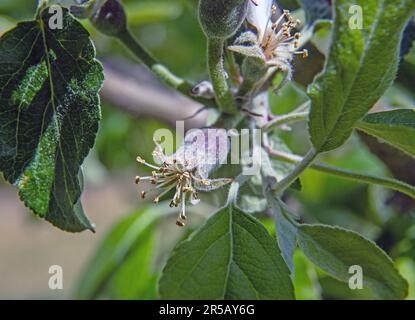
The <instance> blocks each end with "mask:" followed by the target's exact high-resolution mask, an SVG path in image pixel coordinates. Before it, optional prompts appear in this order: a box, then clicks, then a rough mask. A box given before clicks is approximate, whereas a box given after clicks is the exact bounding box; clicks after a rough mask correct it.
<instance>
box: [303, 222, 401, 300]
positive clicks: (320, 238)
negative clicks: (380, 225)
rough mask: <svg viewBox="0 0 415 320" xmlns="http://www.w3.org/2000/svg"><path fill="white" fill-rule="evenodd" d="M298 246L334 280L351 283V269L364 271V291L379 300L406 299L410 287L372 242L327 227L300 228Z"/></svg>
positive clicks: (305, 226)
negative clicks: (367, 291) (370, 292)
mask: <svg viewBox="0 0 415 320" xmlns="http://www.w3.org/2000/svg"><path fill="white" fill-rule="evenodd" d="M298 244H299V246H300V248H301V249H302V250H303V252H304V253H305V255H306V256H307V257H308V258H309V259H310V260H311V261H312V262H313V263H314V264H315V265H317V266H318V267H320V268H321V269H322V270H324V271H325V272H327V273H328V274H329V275H331V276H332V277H334V278H336V279H338V280H341V281H343V282H348V281H349V279H350V277H351V276H352V274H350V273H349V268H350V267H351V266H353V265H358V266H360V267H361V268H362V270H363V287H364V288H370V289H371V290H372V293H373V295H374V297H375V298H378V299H403V298H405V297H406V295H407V293H408V284H407V282H406V281H405V280H404V279H403V278H402V277H401V275H400V274H399V273H398V271H397V270H396V269H395V267H394V265H393V262H392V260H391V259H390V258H389V257H388V256H387V255H386V254H385V253H384V252H383V251H382V250H381V249H380V248H379V247H378V246H377V245H376V244H375V243H373V242H371V241H369V240H367V239H365V238H363V237H362V236H361V235H359V234H357V233H355V232H352V231H348V230H345V229H342V228H338V227H330V226H326V225H301V226H300V227H299V233H298Z"/></svg>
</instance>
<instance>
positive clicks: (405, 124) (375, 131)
mask: <svg viewBox="0 0 415 320" xmlns="http://www.w3.org/2000/svg"><path fill="white" fill-rule="evenodd" d="M357 128H358V129H360V130H362V131H364V132H366V133H367V134H370V135H372V136H375V137H377V138H381V139H382V140H384V141H385V142H387V143H389V144H390V145H392V146H394V147H396V148H398V149H399V150H401V151H404V152H406V153H408V154H409V155H411V156H413V157H415V111H414V110H410V109H399V110H393V111H386V112H377V113H371V114H368V115H366V116H365V117H364V118H363V120H362V121H359V122H358V124H357Z"/></svg>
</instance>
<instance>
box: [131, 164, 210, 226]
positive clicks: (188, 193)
mask: <svg viewBox="0 0 415 320" xmlns="http://www.w3.org/2000/svg"><path fill="white" fill-rule="evenodd" d="M137 162H138V163H139V164H142V165H145V166H147V167H149V168H151V169H153V171H152V175H151V176H146V177H140V176H137V177H136V178H135V182H136V184H139V183H140V182H142V181H148V182H150V183H151V184H153V185H155V187H153V188H150V189H148V190H143V191H141V198H142V199H145V197H146V196H147V194H148V192H149V191H152V190H156V191H159V194H158V195H157V196H156V197H155V198H154V200H153V202H154V203H158V202H159V201H160V199H161V197H163V196H165V195H166V194H167V193H168V192H169V191H171V190H172V189H174V188H175V189H176V192H175V194H174V197H173V199H172V201H171V202H170V207H178V206H179V205H181V210H180V214H179V216H178V219H177V221H176V224H177V225H178V226H180V227H183V226H185V224H186V198H189V200H190V202H191V203H192V204H196V203H197V202H199V196H198V193H197V191H196V190H195V189H194V187H193V184H194V181H197V182H198V183H201V184H202V185H205V186H209V184H210V182H209V180H208V179H200V178H198V177H196V176H195V175H194V174H193V173H192V170H191V168H189V165H188V163H186V162H185V163H184V164H181V163H180V162H178V161H177V160H176V159H173V160H172V161H169V162H164V163H163V164H162V165H161V166H160V167H158V166H155V165H152V164H150V163H148V162H146V161H145V160H144V159H142V158H141V157H137Z"/></svg>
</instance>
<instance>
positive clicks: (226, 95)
mask: <svg viewBox="0 0 415 320" xmlns="http://www.w3.org/2000/svg"><path fill="white" fill-rule="evenodd" d="M223 45H224V40H223V39H219V38H210V39H208V45H207V46H208V52H207V54H208V69H209V75H210V80H211V81H212V85H213V88H214V89H215V95H216V102H217V104H218V106H219V109H220V110H221V111H223V112H225V113H228V114H235V113H236V112H237V108H236V104H235V101H234V99H233V96H232V93H231V91H230V88H229V85H228V82H227V79H226V76H225V68H224V63H223Z"/></svg>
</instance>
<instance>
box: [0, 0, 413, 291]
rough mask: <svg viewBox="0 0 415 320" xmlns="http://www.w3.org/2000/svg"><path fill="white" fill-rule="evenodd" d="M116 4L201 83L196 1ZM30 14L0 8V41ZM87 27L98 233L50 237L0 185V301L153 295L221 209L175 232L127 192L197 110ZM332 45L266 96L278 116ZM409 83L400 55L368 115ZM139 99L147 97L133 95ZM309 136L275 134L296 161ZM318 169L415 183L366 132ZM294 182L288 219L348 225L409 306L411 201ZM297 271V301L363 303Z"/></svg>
mask: <svg viewBox="0 0 415 320" xmlns="http://www.w3.org/2000/svg"><path fill="white" fill-rule="evenodd" d="M123 2H124V3H125V5H126V8H127V13H128V17H129V25H130V27H131V29H132V31H133V33H134V34H135V35H136V36H137V38H138V39H140V41H141V42H142V43H143V44H144V45H145V46H146V47H147V48H148V49H149V50H150V51H151V52H152V53H153V54H154V55H155V56H156V57H158V58H159V59H160V60H161V61H163V63H165V64H166V65H167V66H169V67H170V68H171V69H172V70H173V71H174V72H175V73H177V74H179V75H181V76H183V77H185V78H187V79H190V80H192V81H195V82H196V81H201V80H204V79H206V71H205V49H206V48H205V38H204V36H203V34H202V32H201V30H200V28H199V26H198V22H197V15H196V6H197V0H129V1H127V0H124V1H123ZM284 2H286V4H287V5H288V6H290V7H291V8H293V9H295V8H298V6H297V4H296V1H284ZM34 12H35V2H34V1H32V0H1V2H0V33H3V32H5V31H6V30H7V29H8V28H10V27H12V26H13V25H14V24H15V23H16V22H17V21H20V20H23V19H30V18H31V17H32V16H33V14H34ZM82 23H83V24H84V25H85V27H86V28H87V29H88V30H89V31H90V32H91V35H92V38H93V40H94V43H95V45H96V48H97V55H98V57H99V59H100V60H102V61H103V63H104V66H105V67H106V81H107V82H106V86H107V87H104V90H103V94H102V114H103V119H102V122H101V126H100V131H99V135H98V139H97V141H96V145H95V148H94V149H93V151H92V152H91V154H90V156H89V157H88V159H87V161H86V163H85V170H84V171H85V174H86V190H85V193H84V195H83V202H84V204H85V209H86V212H87V213H88V215H89V217H90V218H91V219H92V220H93V221H94V222H95V223H96V225H97V231H98V232H97V234H90V233H83V234H73V235H72V234H67V233H64V232H62V231H59V230H57V229H55V228H53V227H52V226H50V225H49V224H47V223H45V222H44V221H41V220H39V219H37V218H36V217H34V216H33V215H32V214H31V213H29V212H28V211H27V210H26V209H25V208H24V206H23V204H22V203H20V201H19V200H18V196H17V195H16V192H15V190H14V188H13V187H12V186H9V185H7V184H5V183H3V182H2V181H1V180H0V298H3V299H4V298H5V299H9V298H17V299H23V298H40V299H43V298H52V299H55V298H56V299H63V298H74V297H77V298H115V299H154V298H157V287H156V286H157V279H158V276H159V274H160V271H161V268H162V267H163V264H164V263H165V261H166V259H167V257H168V255H169V253H170V251H171V249H172V248H173V247H174V245H175V243H176V242H177V241H178V240H180V239H182V238H184V237H186V236H187V235H188V234H189V233H190V232H191V231H192V230H193V229H194V228H196V227H197V226H198V225H199V224H200V223H201V222H203V221H204V219H206V217H207V216H208V215H209V214H210V213H212V211H213V210H214V208H217V207H219V206H220V205H221V203H222V202H221V201H222V200H221V197H220V196H219V195H217V194H214V195H212V196H209V197H208V198H206V200H207V202H206V203H208V204H206V205H201V206H200V207H197V209H196V211H197V212H195V213H194V214H193V215H192V224H191V225H190V226H189V227H188V228H186V229H178V228H177V227H176V226H175V224H174V218H175V215H174V214H173V215H171V212H170V211H169V210H168V209H167V207H166V206H165V205H163V204H161V205H160V206H159V207H157V208H156V207H155V206H153V205H151V204H148V203H146V202H144V201H142V200H141V199H139V197H138V192H137V190H136V187H135V185H134V183H133V180H134V176H135V175H137V174H138V173H139V170H141V169H139V168H137V166H136V163H135V158H136V156H137V155H139V154H140V155H142V156H143V157H145V158H151V151H152V149H153V142H152V136H153V132H154V131H155V130H156V129H158V128H172V124H173V123H174V120H176V119H181V118H183V116H184V115H186V116H189V115H191V114H192V113H193V112H194V111H195V110H197V106H194V105H192V104H191V103H190V102H188V101H185V100H181V99H180V98H179V97H177V96H176V95H175V94H174V93H172V92H170V91H168V90H167V89H166V88H164V87H163V86H161V85H159V84H158V83H156V82H155V81H154V79H152V78H151V77H150V76H149V75H148V73H146V72H145V70H144V69H143V68H141V67H139V66H138V64H137V61H136V60H135V59H134V58H133V57H132V55H131V54H129V52H128V51H127V50H126V49H125V48H124V47H122V46H121V45H120V44H119V43H118V42H117V41H116V40H113V39H110V38H108V37H105V36H103V35H100V34H98V33H97V32H95V31H94V29H93V28H92V27H91V25H90V24H89V22H88V21H82ZM328 36H329V35H328V32H326V34H324V32H323V33H322V34H320V38H319V39H314V40H316V41H314V45H310V48H309V49H310V52H311V58H310V59H309V60H307V61H296V72H295V80H296V81H295V82H293V83H291V84H289V85H288V86H286V87H285V88H284V89H283V90H282V92H281V93H280V94H279V95H278V96H277V95H275V94H271V103H272V108H273V110H274V112H275V113H285V112H287V111H289V110H292V109H294V108H295V107H296V106H298V105H299V104H301V103H302V102H304V101H305V99H306V96H305V94H304V88H305V86H306V85H307V84H308V83H309V82H310V81H311V80H312V78H313V76H314V75H315V74H316V73H317V72H319V70H320V69H321V67H322V65H323V63H324V55H323V53H324V47H325V46H327V41H328ZM317 40H318V41H317ZM414 79H415V50H414V49H413V50H412V52H411V53H409V54H408V55H407V56H406V57H405V58H404V61H403V62H402V64H401V70H400V74H399V77H398V79H397V81H396V83H395V85H394V86H393V87H392V88H391V89H390V90H389V91H388V92H387V94H386V95H385V97H384V98H383V99H382V101H380V102H379V103H378V105H377V106H376V107H375V108H376V109H377V110H382V109H385V108H394V107H400V108H415V92H414V88H415V80H414ZM121 80H124V81H126V84H125V85H126V86H131V90H128V88H125V87H124V83H123V84H122V85H121V86H120V87H122V88H123V89H125V90H126V91H125V92H124V91H123V92H122V93H120V92H118V94H117V90H118V89H115V88H118V87H117V84H120V81H121ZM150 89H151V90H150ZM140 90H142V91H140ZM135 92H143V94H142V95H140V94H137V95H138V97H136V95H134V93H135ZM150 93H151V94H150ZM145 95H148V97H147V96H146V97H144V96H145ZM161 105H162V106H163V108H165V109H166V110H168V111H169V112H170V113H169V114H168V116H164V117H163V116H160V113H159V111H157V112H155V111H154V110H156V109H154V108H155V107H157V106H161ZM143 110H144V111H143ZM157 110H158V109H157ZM183 110H186V113H185V114H184V113H183ZM166 112H167V111H166ZM169 117H170V118H171V119H170V120H171V121H169ZM204 117H206V115H205V116H204ZM166 119H167V121H166ZM201 119H202V118H201ZM202 120H203V119H202ZM192 121H193V122H192ZM200 121H201V120H200V119H199V122H196V120H195V119H193V120H189V121H188V122H186V125H187V126H189V127H191V126H192V125H196V123H197V124H200ZM306 130H307V129H306V126H305V125H304V124H300V125H296V126H295V127H294V128H293V130H292V131H290V132H284V131H281V132H276V134H280V135H281V136H282V137H283V139H284V140H285V141H286V142H287V144H288V145H289V146H290V147H291V148H292V149H293V150H294V151H295V152H296V153H298V154H302V153H303V152H304V151H305V150H306V149H307V144H308V140H307V135H306ZM324 160H325V161H327V162H328V163H330V164H333V165H337V166H340V167H343V168H348V169H352V170H355V171H361V172H365V173H372V174H379V175H391V174H393V175H395V176H397V177H398V178H401V179H404V180H406V181H407V182H409V183H412V184H414V183H415V170H414V168H415V166H414V161H413V160H412V159H408V158H407V157H406V156H405V155H403V154H400V153H399V152H397V151H396V150H391V149H390V148H389V147H387V146H385V145H384V144H380V143H379V142H377V141H375V140H373V139H371V138H369V137H366V136H363V135H359V134H355V135H354V136H353V138H352V139H350V141H349V142H348V143H347V144H346V145H345V146H344V147H342V148H341V149H339V150H337V151H335V152H333V153H330V155H329V156H327V157H326V159H324ZM301 180H302V185H303V189H302V191H301V192H291V193H290V194H289V195H287V199H286V201H287V203H288V204H289V205H290V206H291V207H292V208H293V210H294V211H296V212H297V213H299V214H300V215H301V216H302V217H303V220H304V221H307V222H322V223H327V224H333V225H339V226H344V227H347V228H350V229H353V230H355V231H358V232H360V233H362V234H363V235H365V236H367V237H369V238H370V239H373V240H374V241H376V242H377V243H378V244H379V245H380V246H381V247H382V248H383V249H384V250H386V251H387V252H388V253H389V254H390V256H391V257H392V258H393V259H394V260H395V261H396V262H397V266H398V268H399V270H400V271H401V273H402V274H403V275H404V277H405V278H406V279H407V280H408V281H409V282H410V296H409V298H410V299H415V263H414V259H415V204H414V202H413V201H412V200H410V199H408V198H406V197H404V196H402V195H400V194H397V193H394V192H391V191H388V190H385V189H382V188H379V187H368V186H367V185H362V184H358V183H353V182H349V181H345V180H342V179H339V178H336V177H333V176H328V175H326V174H322V173H317V172H315V171H307V172H306V173H305V174H304V176H303V177H302V179H301ZM259 217H260V218H261V219H262V220H263V222H264V223H265V225H266V226H267V227H268V229H269V231H270V232H271V233H275V227H274V224H273V220H271V219H270V218H269V217H268V216H267V214H266V213H263V214H261V215H259ZM108 235H109V236H108ZM104 239H105V240H104ZM98 248H99V249H98ZM295 262H296V278H295V286H296V294H297V298H299V299H322V298H324V299H354V298H366V297H368V295H367V293H366V292H365V290H362V291H359V290H356V291H352V290H349V289H348V287H347V285H345V284H342V283H339V282H337V281H336V280H333V279H331V278H329V277H327V276H326V275H325V274H324V273H323V272H322V271H320V270H317V269H316V268H315V267H314V266H313V265H311V264H310V263H309V262H308V261H307V260H306V258H305V257H304V256H303V255H302V254H301V253H300V252H298V253H297V254H296V257H295ZM51 265H61V266H62V267H63V271H64V289H63V290H50V289H49V288H48V279H49V277H50V274H48V270H49V266H51Z"/></svg>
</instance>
